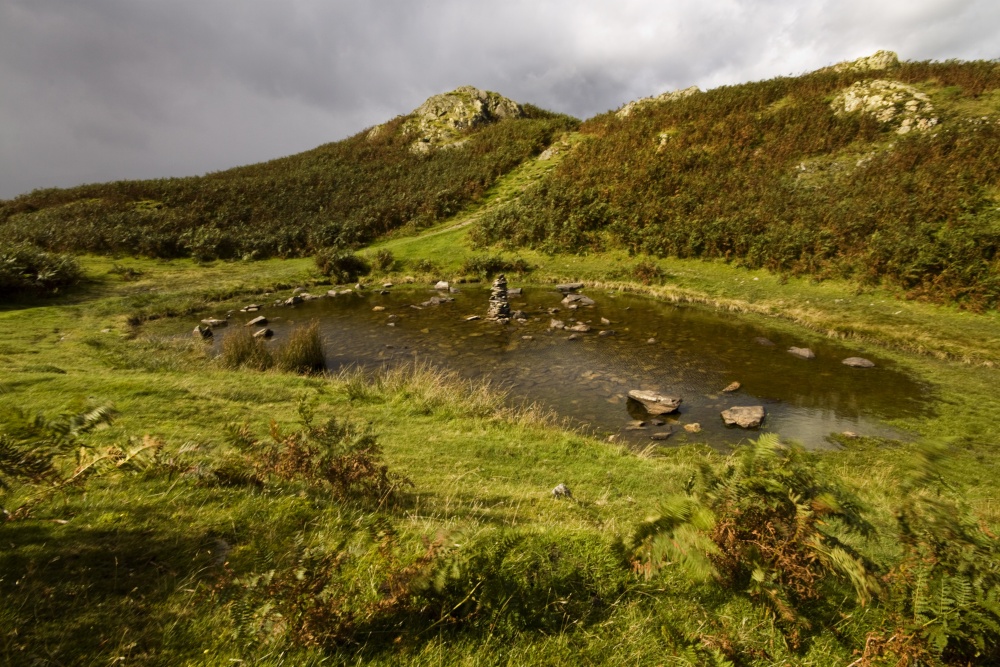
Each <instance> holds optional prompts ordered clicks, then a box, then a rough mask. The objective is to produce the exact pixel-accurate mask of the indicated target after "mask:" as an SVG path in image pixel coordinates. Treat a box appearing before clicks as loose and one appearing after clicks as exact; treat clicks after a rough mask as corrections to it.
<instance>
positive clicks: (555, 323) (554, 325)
mask: <svg viewBox="0 0 1000 667" xmlns="http://www.w3.org/2000/svg"><path fill="white" fill-rule="evenodd" d="M549 328H550V329H565V328H566V323H565V322H563V321H562V320H549Z"/></svg>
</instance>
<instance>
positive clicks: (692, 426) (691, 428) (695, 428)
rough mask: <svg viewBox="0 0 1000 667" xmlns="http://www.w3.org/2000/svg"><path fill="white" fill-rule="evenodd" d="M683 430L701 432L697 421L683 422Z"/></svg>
mask: <svg viewBox="0 0 1000 667" xmlns="http://www.w3.org/2000/svg"><path fill="white" fill-rule="evenodd" d="M684 430H685V431H687V432H688V433H701V424H699V423H698V422H695V423H693V424H684Z"/></svg>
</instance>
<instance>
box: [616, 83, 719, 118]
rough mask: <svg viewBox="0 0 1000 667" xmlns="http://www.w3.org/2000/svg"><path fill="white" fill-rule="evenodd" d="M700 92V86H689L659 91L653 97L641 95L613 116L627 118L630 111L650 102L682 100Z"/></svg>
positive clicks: (645, 105) (660, 102) (659, 102)
mask: <svg viewBox="0 0 1000 667" xmlns="http://www.w3.org/2000/svg"><path fill="white" fill-rule="evenodd" d="M700 92H701V88H699V87H698V86H691V87H690V88H685V89H684V90H672V91H669V92H666V93H661V94H659V95H657V96H655V97H643V98H642V99H638V100H634V101H632V102H629V103H628V104H626V105H625V106H623V107H622V108H621V109H619V110H618V111H616V112H615V116H617V117H618V118H628V117H629V116H630V115H632V112H634V111H638V110H639V109H641V108H643V107H647V106H649V105H650V104H662V103H663V102H673V101H674V100H682V99H684V98H685V97H690V96H692V95H695V94H697V93H700Z"/></svg>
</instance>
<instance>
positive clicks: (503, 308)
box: [486, 274, 510, 322]
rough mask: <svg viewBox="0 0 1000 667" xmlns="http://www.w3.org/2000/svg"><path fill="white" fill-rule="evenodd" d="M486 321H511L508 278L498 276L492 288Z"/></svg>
mask: <svg viewBox="0 0 1000 667" xmlns="http://www.w3.org/2000/svg"><path fill="white" fill-rule="evenodd" d="M486 319H488V320H493V321H495V322H509V321H510V303H508V301H507V277H506V276H504V275H503V274H500V275H499V276H497V279H496V280H494V281H493V287H491V288H490V307H489V310H487V311H486Z"/></svg>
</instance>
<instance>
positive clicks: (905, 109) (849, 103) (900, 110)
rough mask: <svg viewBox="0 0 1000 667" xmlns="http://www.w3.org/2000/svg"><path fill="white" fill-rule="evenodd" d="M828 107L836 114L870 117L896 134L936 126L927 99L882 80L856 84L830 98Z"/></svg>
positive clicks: (905, 88) (911, 90) (935, 118)
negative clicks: (855, 113) (889, 124)
mask: <svg viewBox="0 0 1000 667" xmlns="http://www.w3.org/2000/svg"><path fill="white" fill-rule="evenodd" d="M830 108H831V109H833V112H834V113H835V114H838V115H839V114H845V113H853V112H855V111H860V112H861V113H867V114H870V115H872V116H874V117H875V119H876V120H878V121H880V122H883V123H891V124H893V125H895V126H896V133H897V134H906V133H907V132H910V131H911V130H921V131H922V130H929V129H931V128H932V127H934V126H935V125H937V123H938V119H937V116H935V115H934V106H933V105H932V104H931V102H930V97H928V96H927V95H926V94H925V93H922V92H920V91H919V90H917V89H916V88H914V87H913V86H910V85H908V84H905V83H902V82H899V81H886V80H885V79H874V80H872V81H858V82H857V83H855V84H853V85H851V86H850V87H849V88H847V89H846V90H843V91H841V92H840V93H839V94H838V95H837V96H836V97H835V98H833V102H831V103H830Z"/></svg>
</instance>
